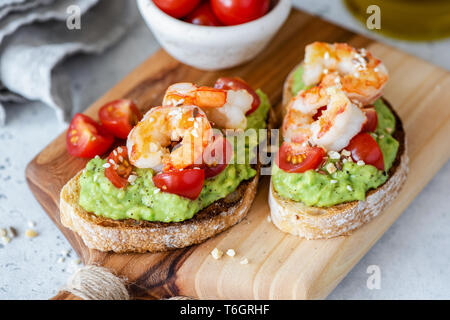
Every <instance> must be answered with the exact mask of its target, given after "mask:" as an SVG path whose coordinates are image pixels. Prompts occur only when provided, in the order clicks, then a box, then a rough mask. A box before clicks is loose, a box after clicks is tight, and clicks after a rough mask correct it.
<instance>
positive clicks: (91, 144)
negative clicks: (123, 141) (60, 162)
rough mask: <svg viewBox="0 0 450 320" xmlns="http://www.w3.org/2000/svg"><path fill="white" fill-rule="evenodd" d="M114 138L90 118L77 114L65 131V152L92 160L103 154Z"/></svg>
mask: <svg viewBox="0 0 450 320" xmlns="http://www.w3.org/2000/svg"><path fill="white" fill-rule="evenodd" d="M113 143H114V137H113V136H112V135H111V134H109V133H108V132H107V131H106V130H105V129H104V128H102V126H101V125H99V124H98V123H97V122H96V121H94V120H93V119H92V118H90V117H88V116H86V115H84V114H81V113H77V114H76V115H75V116H74V117H73V119H72V122H70V125H69V129H68V130H67V136H66V144H67V151H68V152H69V153H70V154H71V155H72V156H74V157H81V158H93V157H95V156H96V155H102V154H104V153H105V152H106V151H107V150H108V149H109V148H110V147H111V145H112V144H113Z"/></svg>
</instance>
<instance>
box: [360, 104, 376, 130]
mask: <svg viewBox="0 0 450 320" xmlns="http://www.w3.org/2000/svg"><path fill="white" fill-rule="evenodd" d="M363 111H364V113H365V114H366V118H367V120H366V122H364V124H363V127H362V129H361V132H374V131H375V129H376V128H377V125H378V115H377V112H376V111H375V109H374V108H365V109H363Z"/></svg>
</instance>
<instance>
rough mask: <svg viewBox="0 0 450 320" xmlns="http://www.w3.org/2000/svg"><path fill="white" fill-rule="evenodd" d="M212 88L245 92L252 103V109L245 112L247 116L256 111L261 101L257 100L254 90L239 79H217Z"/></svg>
mask: <svg viewBox="0 0 450 320" xmlns="http://www.w3.org/2000/svg"><path fill="white" fill-rule="evenodd" d="M214 88H216V89H224V90H241V89H244V90H247V92H248V93H250V94H251V95H252V97H253V103H252V108H251V109H250V110H248V111H247V113H246V114H245V115H247V116H248V115H249V114H251V113H253V112H255V110H256V109H258V107H259V105H260V104H261V99H259V96H258V94H257V93H256V91H255V90H253V88H252V87H250V85H249V84H248V83H247V82H245V80H242V79H241V78H238V77H234V78H226V77H223V78H219V79H217V81H216V83H215V84H214Z"/></svg>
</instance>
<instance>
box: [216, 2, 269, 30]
mask: <svg viewBox="0 0 450 320" xmlns="http://www.w3.org/2000/svg"><path fill="white" fill-rule="evenodd" d="M269 5H270V0H211V6H212V9H213V11H214V13H215V14H216V16H217V18H219V20H220V21H222V22H223V23H224V24H226V25H235V24H241V23H246V22H249V21H252V20H255V19H258V18H260V17H262V16H263V15H265V14H266V13H267V11H269Z"/></svg>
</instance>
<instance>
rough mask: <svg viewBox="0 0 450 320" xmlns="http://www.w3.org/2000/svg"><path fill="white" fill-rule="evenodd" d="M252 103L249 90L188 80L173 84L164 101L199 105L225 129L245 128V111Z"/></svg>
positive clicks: (166, 103) (165, 103)
mask: <svg viewBox="0 0 450 320" xmlns="http://www.w3.org/2000/svg"><path fill="white" fill-rule="evenodd" d="M252 103H253V97H252V95H251V94H249V93H248V92H247V90H223V89H215V88H209V87H198V86H196V85H194V84H192V83H187V82H183V83H176V84H174V85H171V86H170V87H169V88H168V89H167V91H166V94H165V96H164V101H163V105H169V106H170V105H171V106H180V105H195V106H198V107H199V108H202V109H203V111H205V112H206V114H207V115H208V118H209V119H210V120H211V121H213V122H214V123H215V124H216V125H217V126H219V127H221V128H225V129H245V128H246V126H247V118H246V117H245V113H246V112H247V111H249V110H250V109H251V107H252Z"/></svg>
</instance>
